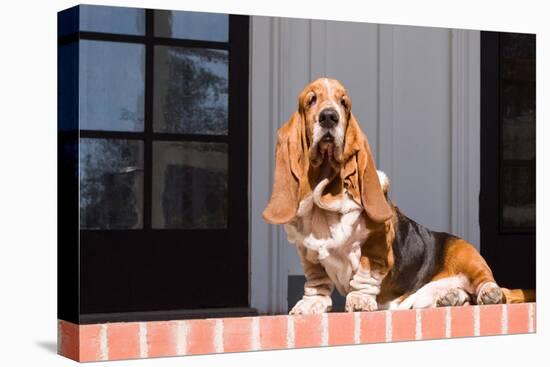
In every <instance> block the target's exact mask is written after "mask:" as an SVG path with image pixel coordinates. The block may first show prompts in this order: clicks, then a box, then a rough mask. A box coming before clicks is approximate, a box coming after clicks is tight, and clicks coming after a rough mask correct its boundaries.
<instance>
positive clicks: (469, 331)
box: [451, 306, 474, 338]
mask: <svg viewBox="0 0 550 367" xmlns="http://www.w3.org/2000/svg"><path fill="white" fill-rule="evenodd" d="M451 336H452V337H453V338H460V337H466V336H474V307H473V306H457V307H451Z"/></svg>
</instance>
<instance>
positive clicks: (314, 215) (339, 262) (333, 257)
mask: <svg viewBox="0 0 550 367" xmlns="http://www.w3.org/2000/svg"><path fill="white" fill-rule="evenodd" d="M342 201H345V203H341V204H342V205H341V210H339V211H332V210H327V209H322V208H320V207H319V206H318V205H316V204H315V200H314V198H312V197H308V198H306V199H304V200H303V201H302V203H301V204H300V210H299V215H298V216H297V218H296V219H295V221H294V222H292V223H289V224H287V225H285V229H286V231H287V235H288V239H289V241H290V242H292V243H294V244H295V245H296V246H303V247H304V248H305V249H306V259H307V260H308V261H310V262H312V263H320V264H321V265H322V266H323V267H324V269H325V271H326V273H327V275H328V276H329V278H330V279H331V280H332V282H333V283H334V285H335V287H336V289H337V290H338V292H340V294H343V295H345V294H347V293H348V292H349V287H350V281H351V279H352V278H353V275H354V274H355V272H356V271H357V269H358V267H359V260H360V257H361V245H362V243H363V242H364V241H365V239H366V237H367V234H368V230H367V228H366V225H365V218H364V216H363V215H362V212H363V210H362V208H361V207H360V206H359V205H358V204H357V203H355V202H354V201H353V200H352V199H351V198H346V199H344V200H342Z"/></svg>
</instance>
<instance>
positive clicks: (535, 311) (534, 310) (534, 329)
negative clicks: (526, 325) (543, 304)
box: [531, 303, 537, 333]
mask: <svg viewBox="0 0 550 367" xmlns="http://www.w3.org/2000/svg"><path fill="white" fill-rule="evenodd" d="M531 307H533V332H534V333H536V332H537V304H536V303H532V304H531Z"/></svg>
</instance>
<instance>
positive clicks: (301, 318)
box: [289, 314, 321, 348]
mask: <svg viewBox="0 0 550 367" xmlns="http://www.w3.org/2000/svg"><path fill="white" fill-rule="evenodd" d="M289 317H293V319H294V346H295V347H296V348H305V347H318V346H321V315H320V314H317V315H295V316H289Z"/></svg>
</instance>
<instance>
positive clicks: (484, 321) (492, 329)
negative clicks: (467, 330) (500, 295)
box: [479, 305, 506, 335]
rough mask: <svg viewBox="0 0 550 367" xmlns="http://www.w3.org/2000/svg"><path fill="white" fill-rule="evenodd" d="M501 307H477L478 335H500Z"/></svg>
mask: <svg viewBox="0 0 550 367" xmlns="http://www.w3.org/2000/svg"><path fill="white" fill-rule="evenodd" d="M502 307H503V305H484V306H479V335H500V334H502ZM504 307H506V306H504Z"/></svg>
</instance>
